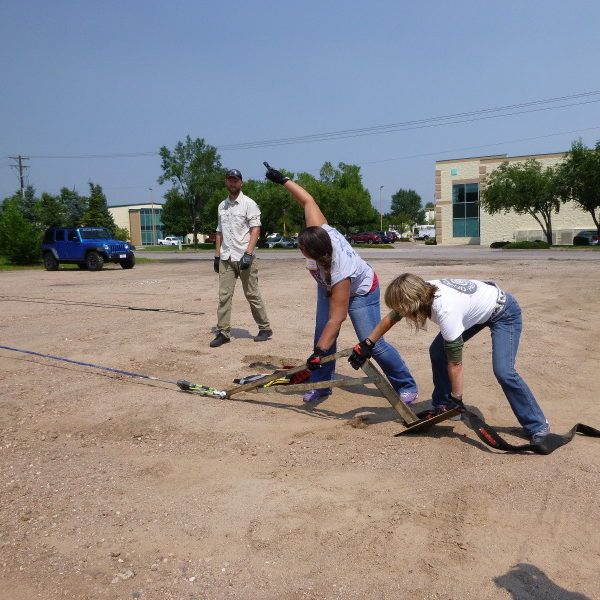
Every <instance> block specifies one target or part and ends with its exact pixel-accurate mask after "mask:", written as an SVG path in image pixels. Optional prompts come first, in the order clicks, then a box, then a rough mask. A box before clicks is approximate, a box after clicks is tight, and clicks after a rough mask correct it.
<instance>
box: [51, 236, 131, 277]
mask: <svg viewBox="0 0 600 600" xmlns="http://www.w3.org/2000/svg"><path fill="white" fill-rule="evenodd" d="M42 258H43V259H44V267H45V269H46V271H56V270H57V269H58V265H59V264H60V263H64V264H75V265H77V266H78V267H79V268H80V269H89V270H90V271H100V270H101V269H102V267H103V266H104V263H106V262H113V263H119V264H120V265H121V267H123V269H133V267H134V265H135V255H134V254H133V252H132V246H131V244H130V243H129V242H123V241H121V240H115V239H113V238H112V236H111V235H110V232H109V231H108V229H106V227H73V228H65V227H52V228H50V229H47V230H46V232H45V233H44V238H43V240H42Z"/></svg>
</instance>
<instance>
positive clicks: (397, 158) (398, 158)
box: [361, 125, 600, 165]
mask: <svg viewBox="0 0 600 600" xmlns="http://www.w3.org/2000/svg"><path fill="white" fill-rule="evenodd" d="M594 129H600V125H596V126H594V127H586V128H585V129H573V130H571V131H558V132H556V133H548V134H546V135H536V136H533V137H526V138H519V139H516V140H506V141H504V142H491V143H489V144H478V145H477V146H463V147H462V148H451V149H448V150H437V151H436V152H425V153H422V154H410V155H407V156H398V157H396V158H384V159H381V160H372V161H367V162H363V163H361V164H363V165H375V164H378V163H384V162H392V161H395V160H407V159H410V158H422V157H425V156H437V155H440V154H448V153H449V152H462V151H464V150H476V149H477V148H488V147H490V146H504V145H506V144H517V143H519V142H530V141H533V140H541V139H543V138H549V137H556V136H559V135H568V134H569V135H570V134H573V133H583V132H585V131H593V130H594Z"/></svg>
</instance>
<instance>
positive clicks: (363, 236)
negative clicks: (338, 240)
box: [347, 231, 381, 244]
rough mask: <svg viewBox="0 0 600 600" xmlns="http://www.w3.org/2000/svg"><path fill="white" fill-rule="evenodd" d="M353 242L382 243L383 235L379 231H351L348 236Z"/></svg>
mask: <svg viewBox="0 0 600 600" xmlns="http://www.w3.org/2000/svg"><path fill="white" fill-rule="evenodd" d="M347 239H348V241H349V242H350V243H351V244H381V236H380V235H379V233H378V232H377V231H363V232H362V233H351V234H349V235H348V236H347Z"/></svg>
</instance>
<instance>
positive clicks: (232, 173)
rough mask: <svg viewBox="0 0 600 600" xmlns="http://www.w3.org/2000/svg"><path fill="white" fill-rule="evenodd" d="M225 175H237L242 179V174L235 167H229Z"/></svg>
mask: <svg viewBox="0 0 600 600" xmlns="http://www.w3.org/2000/svg"><path fill="white" fill-rule="evenodd" d="M225 177H226V178H227V177H237V178H238V179H241V180H242V181H243V178H242V174H241V173H240V172H239V171H238V170H237V169H229V171H227V173H226V174H225Z"/></svg>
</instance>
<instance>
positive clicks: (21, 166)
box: [8, 154, 29, 198]
mask: <svg viewBox="0 0 600 600" xmlns="http://www.w3.org/2000/svg"><path fill="white" fill-rule="evenodd" d="M8 158H10V159H11V160H16V161H17V164H16V165H10V166H11V167H12V168H13V169H19V182H20V183H21V197H22V198H25V169H29V167H28V166H27V165H24V164H23V161H24V160H29V157H28V156H21V155H20V154H19V155H18V156H9V157H8Z"/></svg>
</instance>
